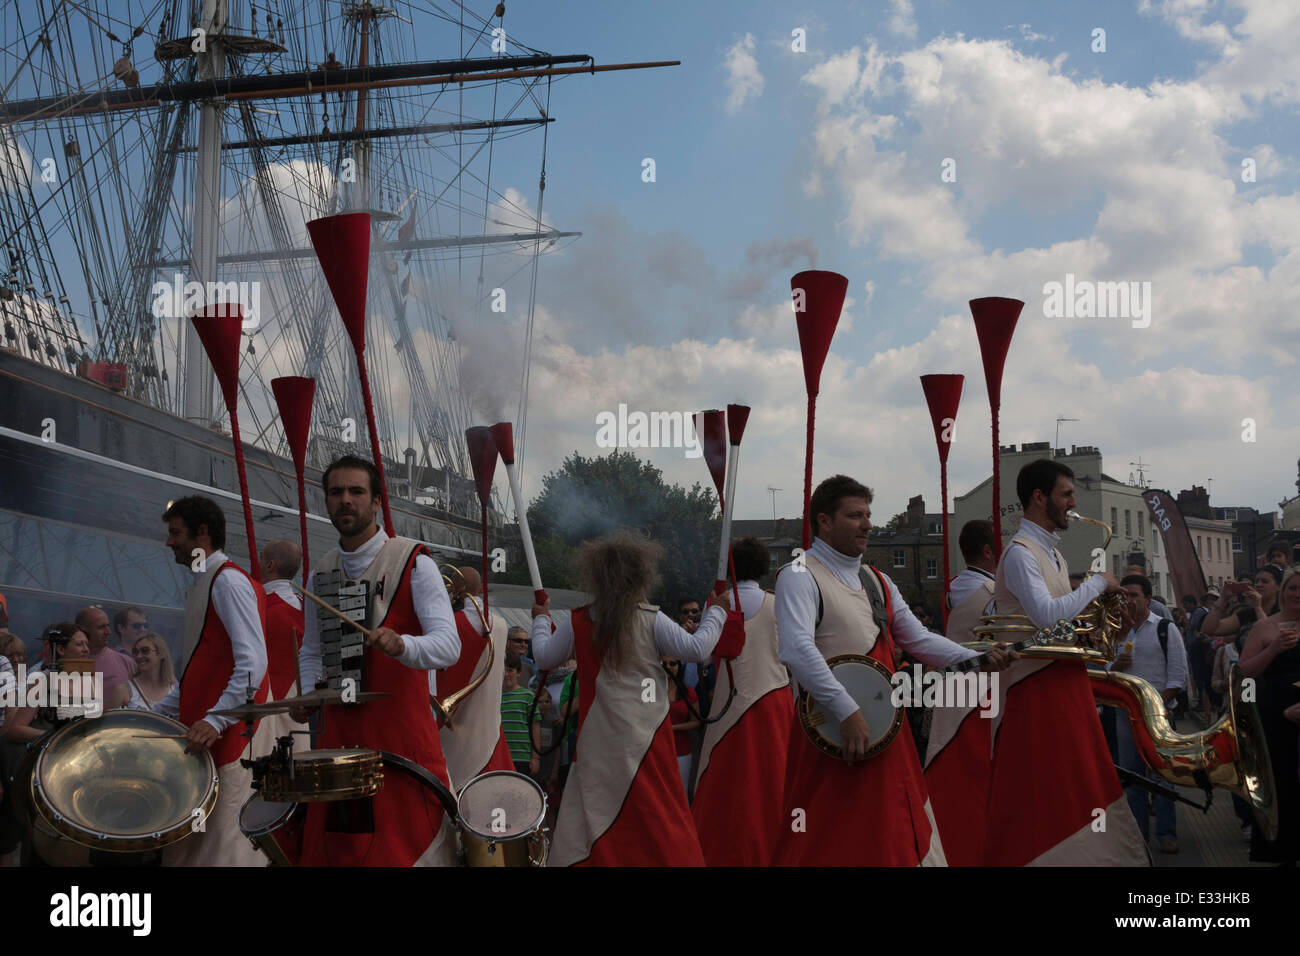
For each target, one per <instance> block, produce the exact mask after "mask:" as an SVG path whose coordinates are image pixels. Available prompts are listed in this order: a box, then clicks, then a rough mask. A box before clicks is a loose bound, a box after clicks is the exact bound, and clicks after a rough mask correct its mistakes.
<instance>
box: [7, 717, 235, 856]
mask: <svg viewBox="0 0 1300 956" xmlns="http://www.w3.org/2000/svg"><path fill="white" fill-rule="evenodd" d="M184 732H185V727H184V725H182V724H179V723H177V722H176V721H174V720H170V719H169V718H167V717H164V716H162V715H161V714H155V713H151V712H149V711H142V710H111V711H108V712H106V713H104V714H103V715H102V716H100V717H95V718H82V719H81V720H77V721H74V722H72V723H70V724H68V725H67V726H65V727H61V728H60V729H59V730H57V731H55V732H54V733H53V734H51V736H50V740H49V743H48V744H46V745H45V747H44V749H43V750H41V752H40V755H39V756H38V757H37V759H36V764H35V767H34V770H33V775H32V799H33V801H34V803H35V805H36V808H37V811H38V812H39V813H40V814H41V816H43V817H44V818H45V820H46V821H47V822H48V823H49V824H50V825H51V826H52V827H54V829H55V830H57V831H59V832H60V833H62V834H63V835H64V836H67V837H69V838H70V839H72V840H75V841H77V842H79V843H84V844H85V845H87V846H93V847H97V848H99V849H105V850H123V851H133V850H140V849H151V848H155V847H160V846H165V845H166V844H168V843H172V842H175V840H178V839H180V838H181V837H184V836H188V835H189V834H190V832H192V831H191V823H192V821H194V820H195V819H197V818H196V816H195V812H194V811H195V810H201V811H203V814H204V815H205V816H206V814H207V813H208V812H209V811H210V810H211V808H212V805H213V804H214V803H215V802H216V788H217V782H216V780H217V772H216V765H215V764H214V763H213V760H212V755H211V754H209V753H206V752H205V753H203V754H201V755H199V756H193V755H190V754H186V753H185V741H184V740H161V739H152V738H149V737H142V736H141V735H149V734H183V733H184Z"/></svg>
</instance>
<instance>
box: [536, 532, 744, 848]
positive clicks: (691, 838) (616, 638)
mask: <svg viewBox="0 0 1300 956" xmlns="http://www.w3.org/2000/svg"><path fill="white" fill-rule="evenodd" d="M661 553H662V549H661V548H660V546H659V545H657V544H655V543H654V542H652V541H650V540H648V539H646V538H644V537H642V536H640V535H636V534H633V533H631V532H619V533H618V534H615V535H612V536H610V537H608V538H604V539H601V540H599V541H590V542H587V543H586V544H585V545H583V547H582V550H581V552H580V553H579V557H578V565H579V567H578V570H579V576H580V578H581V579H582V587H583V590H585V591H587V592H588V593H589V594H591V595H592V596H593V601H592V603H591V604H590V605H588V606H586V607H582V608H578V609H577V610H575V611H574V612H573V614H572V615H571V616H570V618H569V620H568V621H565V622H563V623H561V624H559V625H558V627H556V630H555V632H554V633H552V631H551V621H550V618H549V610H550V608H549V605H548V604H543V605H534V607H533V632H532V637H533V654H534V657H535V658H536V660H537V664H538V666H539V667H542V668H546V667H554V666H555V665H557V664H559V663H561V662H562V661H564V660H567V659H568V658H570V657H576V658H577V661H578V691H579V695H578V700H579V708H578V734H579V736H580V737H581V739H582V748H581V752H580V753H579V755H578V759H577V761H576V762H575V763H574V769H573V772H572V773H571V774H570V776H569V784H568V787H567V788H566V790H565V794H564V802H563V804H561V806H560V813H559V820H558V823H557V824H556V828H555V843H554V844H553V846H552V848H551V856H550V863H551V865H554V866H571V865H574V864H587V865H595V866H614V865H617V866H684V865H695V866H703V865H704V854H703V852H702V851H701V850H700V841H699V838H698V837H697V836H696V834H695V823H694V821H693V820H692V818H691V811H690V807H689V806H688V805H687V803H686V793H685V791H684V790H683V789H682V786H681V772H680V770H679V768H678V764H677V760H676V752H675V751H676V747H675V746H674V744H673V728H672V721H671V717H670V715H669V697H668V678H667V674H666V672H665V671H664V668H663V665H662V663H661V661H662V659H663V658H664V657H671V658H673V659H674V660H683V661H704V660H707V659H708V657H709V655H710V654H711V653H713V652H714V649H715V647H717V645H718V642H719V638H720V637H721V636H722V631H723V624H724V623H725V621H726V612H725V608H726V607H729V606H730V600H729V598H728V596H727V595H726V594H725V593H724V594H722V595H715V596H714V597H713V598H711V599H710V604H711V607H710V608H709V611H708V613H707V614H705V616H704V620H703V622H702V623H701V624H700V626H699V628H698V629H697V630H696V631H695V633H694V634H690V633H687V632H686V631H685V630H684V629H683V628H682V627H681V626H680V625H678V624H677V623H675V622H674V621H672V620H671V619H670V618H668V617H667V616H666V615H664V614H663V613H662V612H661V611H659V609H658V608H657V607H655V606H654V605H651V604H648V603H646V602H647V600H648V598H649V596H650V593H651V591H652V590H653V589H654V584H655V579H656V576H657V567H658V564H659V558H660V555H661ZM718 650H719V653H723V652H727V651H729V653H730V654H731V655H734V654H736V653H738V652H739V650H740V648H739V647H736V648H734V649H728V648H718Z"/></svg>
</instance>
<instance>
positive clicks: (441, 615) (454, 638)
mask: <svg viewBox="0 0 1300 956" xmlns="http://www.w3.org/2000/svg"><path fill="white" fill-rule="evenodd" d="M411 598H412V600H413V601H414V602H415V613H416V614H417V615H418V616H419V618H420V626H421V627H422V628H424V633H423V634H403V635H402V643H403V644H405V645H406V647H405V648H404V649H403V650H402V653H401V654H399V655H397V660H398V661H400V662H401V663H403V664H405V665H406V666H407V667H414V668H415V669H417V670H435V669H440V668H443V667H450V666H451V665H452V664H455V663H456V661H457V659H458V658H459V657H460V634H459V633H458V632H457V630H456V619H455V618H454V617H452V614H451V598H450V597H448V596H447V587H446V585H444V584H443V583H442V575H441V574H439V573H438V566H437V565H436V564H435V563H434V560H433V558H431V557H429V556H428V555H427V554H422V555H420V556H419V557H417V558H416V559H415V567H414V568H412V569H411Z"/></svg>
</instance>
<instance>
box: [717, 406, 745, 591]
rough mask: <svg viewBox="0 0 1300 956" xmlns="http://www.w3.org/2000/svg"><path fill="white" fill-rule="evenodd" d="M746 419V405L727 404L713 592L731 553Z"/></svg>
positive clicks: (722, 580)
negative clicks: (726, 446) (719, 535)
mask: <svg viewBox="0 0 1300 956" xmlns="http://www.w3.org/2000/svg"><path fill="white" fill-rule="evenodd" d="M748 421H749V406H748V405H728V406H727V440H728V441H729V442H730V443H731V449H730V450H729V452H728V454H727V495H726V501H725V503H724V505H723V511H722V541H721V542H720V543H719V545H718V573H717V578H716V582H715V584H716V586H715V587H714V589H713V590H714V591H715V592H716V591H718V590H720V589H721V587H722V586H723V585H724V584H726V581H727V564H728V558H729V557H730V555H731V519H732V517H733V516H734V515H735V509H736V505H735V501H736V469H737V467H738V466H739V464H740V440H741V438H742V437H744V434H745V423H746V422H748Z"/></svg>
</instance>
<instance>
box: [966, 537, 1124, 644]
mask: <svg viewBox="0 0 1300 956" xmlns="http://www.w3.org/2000/svg"><path fill="white" fill-rule="evenodd" d="M1066 517H1069V518H1072V519H1074V520H1075V521H1086V522H1087V523H1088V524H1095V525H1096V526H1097V527H1099V528H1102V529H1103V530H1104V531H1105V532H1106V541H1105V542H1104V543H1103V544H1102V546H1101V547H1102V550H1103V551H1104V550H1105V549H1106V547H1107V546H1108V545H1109V544H1110V541H1111V538H1113V537H1114V536H1115V535H1114V532H1113V531H1112V530H1111V527H1110V525H1108V524H1106V522H1104V521H1098V520H1097V519H1096V518H1086V517H1084V516H1083V515H1081V514H1079V513H1078V512H1077V511H1067V512H1066ZM1093 573H1094V572H1091V571H1090V572H1089V573H1088V576H1089V577H1091V576H1092V574H1093ZM1127 605H1128V595H1127V594H1124V593H1123V592H1118V593H1117V592H1114V591H1108V592H1106V593H1104V594H1101V595H1099V596H1098V597H1096V598H1094V599H1093V600H1092V601H1091V602H1090V603H1089V604H1088V606H1087V607H1085V608H1084V609H1083V610H1082V611H1081V612H1079V613H1078V614H1077V615H1075V617H1074V620H1073V621H1072V622H1071V624H1072V626H1073V628H1074V636H1075V643H1074V646H1070V647H1067V646H1061V645H1048V646H1041V647H1030V648H1027V649H1025V650H1024V651H1021V652H1020V656H1021V657H1025V658H1031V659H1041V660H1082V661H1084V662H1085V663H1088V662H1091V663H1097V664H1108V663H1110V662H1111V661H1112V660H1114V658H1115V652H1116V650H1117V648H1118V647H1119V641H1120V638H1122V637H1123V636H1124V635H1125V634H1126V633H1127V632H1128V622H1127V620H1126V619H1125V608H1126V606H1127ZM972 630H974V632H975V633H976V634H977V635H978V636H980V637H981V638H985V639H987V640H994V641H996V640H1001V639H1002V638H1001V637H999V636H998V635H1001V634H1032V633H1034V632H1035V631H1037V630H1038V628H1037V627H1036V626H1035V625H1034V623H1033V621H1031V620H1029V617H1028V616H1027V615H1024V614H987V615H985V616H984V617H982V618H980V624H979V626H978V627H975V628H973V629H972Z"/></svg>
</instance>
